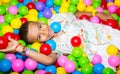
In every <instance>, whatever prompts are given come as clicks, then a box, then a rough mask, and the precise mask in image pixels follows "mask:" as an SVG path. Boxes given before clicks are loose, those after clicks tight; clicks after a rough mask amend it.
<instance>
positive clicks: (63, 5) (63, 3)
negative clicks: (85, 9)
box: [61, 1, 69, 8]
mask: <svg viewBox="0 0 120 74" xmlns="http://www.w3.org/2000/svg"><path fill="white" fill-rule="evenodd" d="M68 6H69V2H67V1H65V2H62V4H61V7H65V8H68Z"/></svg>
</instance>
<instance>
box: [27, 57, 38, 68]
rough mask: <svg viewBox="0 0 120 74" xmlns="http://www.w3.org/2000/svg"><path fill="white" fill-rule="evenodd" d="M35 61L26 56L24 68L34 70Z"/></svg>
mask: <svg viewBox="0 0 120 74" xmlns="http://www.w3.org/2000/svg"><path fill="white" fill-rule="evenodd" d="M37 64H38V63H37V62H36V61H34V60H32V59H30V58H28V59H27V60H25V68H26V69H28V70H34V69H36V67H37Z"/></svg>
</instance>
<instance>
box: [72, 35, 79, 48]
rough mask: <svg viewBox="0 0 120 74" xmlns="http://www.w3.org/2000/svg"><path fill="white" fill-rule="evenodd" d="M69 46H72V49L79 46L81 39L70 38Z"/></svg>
mask: <svg viewBox="0 0 120 74" xmlns="http://www.w3.org/2000/svg"><path fill="white" fill-rule="evenodd" d="M71 44H72V46H74V47H77V46H80V44H81V39H80V37H78V36H74V37H72V39H71Z"/></svg>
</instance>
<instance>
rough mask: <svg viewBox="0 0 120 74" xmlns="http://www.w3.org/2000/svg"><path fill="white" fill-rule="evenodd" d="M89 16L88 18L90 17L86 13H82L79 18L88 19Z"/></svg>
mask: <svg viewBox="0 0 120 74" xmlns="http://www.w3.org/2000/svg"><path fill="white" fill-rule="evenodd" d="M89 18H90V17H89V16H88V15H86V14H83V15H81V16H80V18H79V19H81V20H89Z"/></svg>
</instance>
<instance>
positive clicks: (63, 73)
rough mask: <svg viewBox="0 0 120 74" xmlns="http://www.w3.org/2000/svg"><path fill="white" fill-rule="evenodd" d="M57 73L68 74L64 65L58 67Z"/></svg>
mask: <svg viewBox="0 0 120 74" xmlns="http://www.w3.org/2000/svg"><path fill="white" fill-rule="evenodd" d="M57 74H67V73H66V71H65V69H64V68H63V67H58V68H57Z"/></svg>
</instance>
